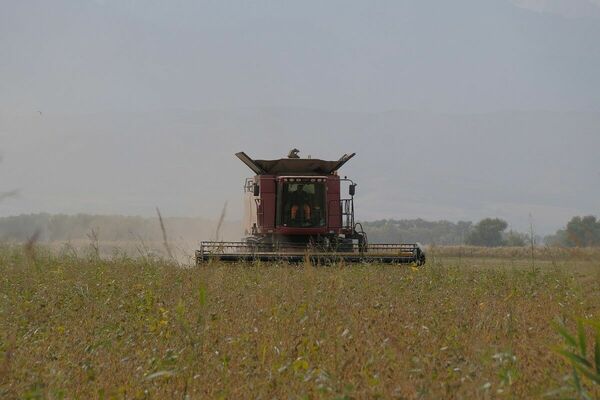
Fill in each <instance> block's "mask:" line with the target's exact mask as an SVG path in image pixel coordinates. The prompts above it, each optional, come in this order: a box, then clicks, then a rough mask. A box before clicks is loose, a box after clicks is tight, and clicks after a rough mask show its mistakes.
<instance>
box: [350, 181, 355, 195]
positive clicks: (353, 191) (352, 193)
mask: <svg viewBox="0 0 600 400" xmlns="http://www.w3.org/2000/svg"><path fill="white" fill-rule="evenodd" d="M348 193H349V194H350V196H354V194H355V193H356V183H353V184H351V185H350V187H349V188H348Z"/></svg>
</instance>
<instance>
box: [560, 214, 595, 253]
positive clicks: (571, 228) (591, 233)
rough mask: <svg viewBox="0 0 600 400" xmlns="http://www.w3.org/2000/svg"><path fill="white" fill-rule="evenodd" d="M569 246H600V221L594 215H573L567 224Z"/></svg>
mask: <svg viewBox="0 0 600 400" xmlns="http://www.w3.org/2000/svg"><path fill="white" fill-rule="evenodd" d="M566 239H567V243H566V245H567V246H570V247H590V246H600V221H598V220H597V219H596V217H594V216H592V215H588V216H586V217H573V218H572V219H571V221H569V223H568V224H567V229H566Z"/></svg>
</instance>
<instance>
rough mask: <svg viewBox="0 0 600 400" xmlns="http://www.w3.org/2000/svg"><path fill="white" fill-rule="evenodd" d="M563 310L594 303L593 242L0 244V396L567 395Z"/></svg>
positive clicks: (597, 284)
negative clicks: (240, 259) (331, 260)
mask: <svg viewBox="0 0 600 400" xmlns="http://www.w3.org/2000/svg"><path fill="white" fill-rule="evenodd" d="M572 257H574V258H572ZM576 318H584V319H591V320H594V319H595V320H596V321H597V320H598V319H599V318H600V259H599V258H598V257H596V254H595V253H581V254H575V256H573V255H570V256H569V255H565V254H562V253H560V254H558V253H557V254H555V255H550V256H548V255H547V254H546V255H545V256H544V255H543V254H536V259H535V260H534V263H533V264H532V260H531V259H530V258H529V257H528V256H527V252H525V251H524V252H522V253H507V254H504V253H494V252H487V253H486V252H483V251H482V252H479V253H477V252H473V253H467V252H464V251H462V250H460V251H459V250H456V251H454V250H452V251H439V249H438V250H435V249H434V251H433V254H432V255H430V258H429V262H428V264H427V265H426V266H425V267H422V268H419V269H417V268H414V267H411V266H404V267H398V266H381V265H372V266H362V265H361V266H344V265H338V266H330V267H313V266H310V265H299V266H289V265H264V264H263V265H249V266H243V267H242V266H228V265H221V264H219V263H213V264H211V265H209V266H206V267H181V266H177V265H174V264H171V263H168V262H163V261H157V260H154V259H149V258H138V259H135V260H134V259H130V258H127V257H125V256H122V257H119V256H118V255H115V256H113V257H112V258H111V259H109V260H107V259H103V260H100V259H97V258H95V257H93V256H86V255H84V254H82V253H80V254H78V255H77V256H75V254H69V253H68V252H67V253H63V254H62V255H51V254H49V253H47V252H45V251H43V250H41V249H36V250H35V251H34V252H30V253H26V252H24V251H23V250H22V249H21V248H20V247H19V248H17V247H12V248H4V249H2V250H0V398H3V399H4V398H6V399H13V398H29V399H36V398H50V399H60V398H81V399H88V398H118V399H124V398H126V399H134V398H139V399H142V398H153V399H171V398H173V399H186V398H190V399H196V398H226V399H241V398H263V399H272V398H289V399H312V398H326V399H353V398H356V399H362V398H368V399H370V398H386V399H387V398H408V399H412V398H426V399H430V398H431V399H439V398H462V399H472V398H484V399H485V398H520V399H522V398H541V397H543V396H544V395H545V394H547V393H550V392H553V391H557V390H558V392H554V393H555V394H556V395H561V396H567V395H569V394H571V395H572V394H573V393H572V392H570V390H571V389H570V388H569V387H570V386H572V385H573V382H572V380H571V375H570V374H571V370H572V369H571V367H570V366H569V364H568V363H567V362H566V361H564V359H563V358H561V357H560V356H559V355H558V354H557V353H556V352H555V351H554V349H555V348H556V347H557V346H560V345H562V344H563V339H562V338H561V336H560V335H559V334H558V333H557V330H556V328H555V327H554V326H553V322H557V323H564V324H565V325H566V327H567V329H568V330H569V331H574V330H575V322H574V321H575V319H576ZM588 350H589V351H590V352H591V351H592V349H588ZM584 384H585V385H588V386H587V388H588V390H589V391H590V396H591V397H592V398H594V396H598V395H600V392H599V391H598V388H597V387H596V388H594V387H591V386H589V385H590V384H589V383H588V382H587V381H584ZM561 388H563V389H562V390H563V391H560V390H561ZM594 390H595V392H594Z"/></svg>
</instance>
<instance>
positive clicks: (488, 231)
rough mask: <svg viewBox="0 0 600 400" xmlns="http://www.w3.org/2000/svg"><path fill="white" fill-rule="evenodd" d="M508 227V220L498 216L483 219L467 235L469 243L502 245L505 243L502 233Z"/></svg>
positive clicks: (492, 245)
mask: <svg viewBox="0 0 600 400" xmlns="http://www.w3.org/2000/svg"><path fill="white" fill-rule="evenodd" d="M507 227H508V224H507V223H506V221H504V220H501V219H498V218H486V219H482V220H481V221H479V223H478V224H476V225H475V226H474V227H473V230H471V232H470V233H469V235H468V236H467V244H470V245H472V246H489V247H498V246H502V245H503V244H504V240H503V238H502V233H503V232H504V230H505V229H506V228H507Z"/></svg>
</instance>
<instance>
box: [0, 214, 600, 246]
mask: <svg viewBox="0 0 600 400" xmlns="http://www.w3.org/2000/svg"><path fill="white" fill-rule="evenodd" d="M165 224H166V226H167V230H168V231H169V234H170V235H171V237H172V238H173V239H174V240H178V239H179V238H185V239H186V240H192V241H198V240H207V239H214V231H215V224H216V223H215V222H214V221H208V220H204V219H200V218H185V217H180V218H165ZM361 224H362V226H363V228H364V230H365V231H366V232H367V234H368V239H369V241H370V242H371V243H402V242H404V243H412V242H420V243H423V244H437V245H472V246H487V247H498V246H525V245H530V244H531V241H532V239H533V241H534V244H542V243H544V244H546V245H556V246H564V247H590V246H600V220H598V219H597V218H596V217H594V216H585V217H573V219H571V221H569V223H567V225H566V226H565V227H564V228H563V229H560V230H559V231H557V232H556V234H554V235H549V236H546V237H545V238H540V237H533V238H532V237H531V233H529V234H527V233H522V232H516V231H514V230H509V229H508V223H507V222H506V221H504V220H502V219H498V218H485V219H482V220H481V221H479V222H477V223H473V222H470V221H459V222H450V221H426V220H423V219H411V220H394V219H383V220H377V221H365V222H362V223H361ZM226 225H227V226H225V238H226V239H228V240H237V239H239V238H240V237H241V236H242V233H241V227H239V226H238V225H239V224H237V223H227V224H226ZM92 230H93V231H94V232H96V234H98V235H99V237H100V239H102V240H109V241H131V240H138V239H140V238H143V239H144V240H161V238H162V236H161V230H160V226H159V224H158V222H157V219H156V218H144V217H133V216H120V215H89V214H77V215H62V214H57V215H52V214H45V213H41V214H29V215H19V216H11V217H2V218H0V241H4V242H6V241H14V242H23V241H27V240H28V239H29V238H30V237H32V235H34V234H36V235H37V236H38V237H39V238H40V240H42V241H50V242H51V241H68V240H76V239H87V238H89V235H90V232H91V231H92Z"/></svg>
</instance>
